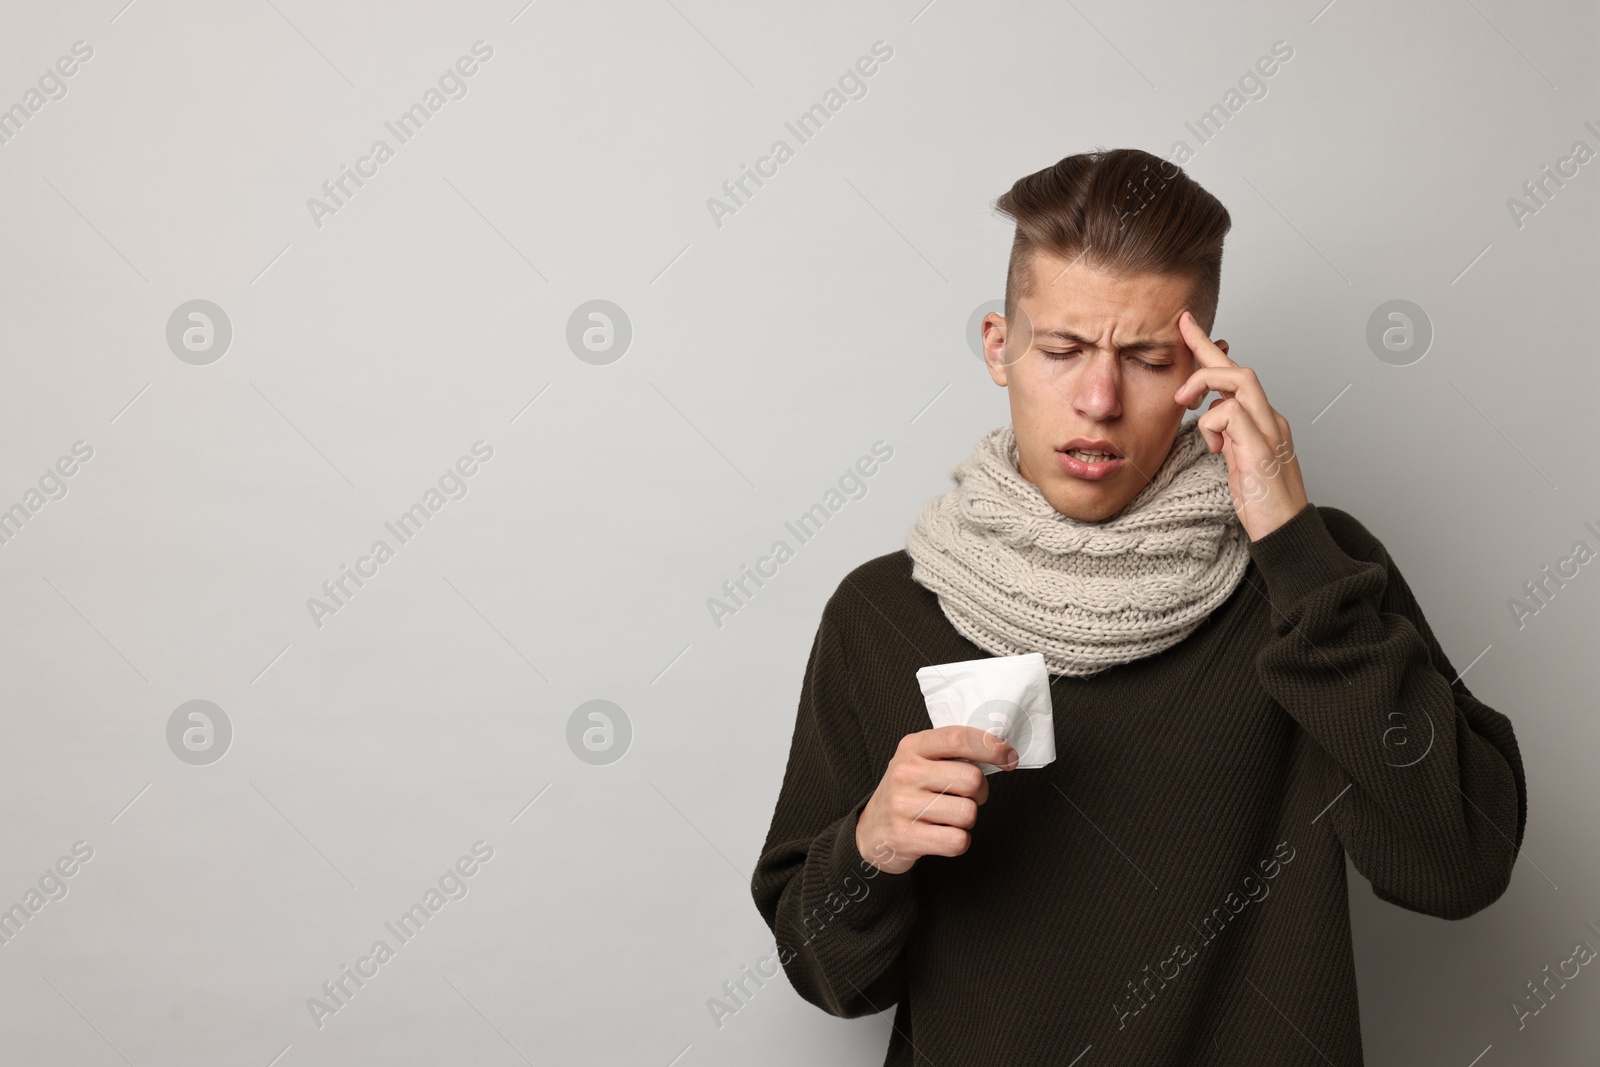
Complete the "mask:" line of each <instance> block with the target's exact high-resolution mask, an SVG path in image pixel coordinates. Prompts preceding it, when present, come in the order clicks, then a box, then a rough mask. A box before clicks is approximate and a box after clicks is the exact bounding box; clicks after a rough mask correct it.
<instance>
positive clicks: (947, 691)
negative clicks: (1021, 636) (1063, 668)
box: [917, 652, 1056, 774]
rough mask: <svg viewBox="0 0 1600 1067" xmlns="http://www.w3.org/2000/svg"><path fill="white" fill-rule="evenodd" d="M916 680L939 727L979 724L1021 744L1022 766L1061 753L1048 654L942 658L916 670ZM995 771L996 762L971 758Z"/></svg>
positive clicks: (986, 771) (1039, 764)
mask: <svg viewBox="0 0 1600 1067" xmlns="http://www.w3.org/2000/svg"><path fill="white" fill-rule="evenodd" d="M917 684H918V685H920V686H921V687H922V698H923V700H925V701H926V702H927V705H928V719H929V721H931V722H932V723H933V725H934V726H935V727H939V726H958V725H959V726H976V727H977V728H978V729H980V730H988V731H989V732H990V733H993V734H996V735H997V736H999V737H1002V738H1004V739H1005V740H1006V743H1008V744H1009V745H1011V747H1013V748H1015V749H1016V750H1017V767H1018V769H1021V768H1023V767H1043V766H1045V765H1047V764H1049V763H1051V762H1053V761H1054V760H1055V758H1056V731H1055V722H1054V720H1053V718H1052V717H1051V709H1050V676H1049V674H1048V673H1046V671H1045V668H1044V656H1043V655H1041V654H1040V653H1038V652H1029V653H1027V654H1026V655H1021V656H990V657H988V658H985V659H967V660H960V661H958V662H956V663H940V664H937V665H936V666H931V667H923V668H921V669H920V670H918V671H917ZM970 762H973V763H977V765H978V766H979V767H981V768H983V773H984V774H993V773H994V772H995V771H998V770H999V769H1000V768H999V767H998V766H996V765H995V764H993V763H984V762H982V761H980V760H972V761H970Z"/></svg>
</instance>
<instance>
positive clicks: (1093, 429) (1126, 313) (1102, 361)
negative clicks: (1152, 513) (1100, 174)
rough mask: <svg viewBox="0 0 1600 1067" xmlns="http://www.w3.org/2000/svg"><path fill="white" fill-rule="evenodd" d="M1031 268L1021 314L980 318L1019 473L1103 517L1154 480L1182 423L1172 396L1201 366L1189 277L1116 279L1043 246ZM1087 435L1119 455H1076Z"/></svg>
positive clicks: (1068, 506) (1054, 500)
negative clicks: (1190, 336) (1190, 332)
mask: <svg viewBox="0 0 1600 1067" xmlns="http://www.w3.org/2000/svg"><path fill="white" fill-rule="evenodd" d="M1032 269H1033V294H1032V295H1031V296H1026V297H1020V298H1019V299H1018V300H1017V306H1016V310H1015V312H1014V313H1013V315H1012V318H1013V319H1016V320H1018V321H1015V322H1010V323H1008V322H1007V321H1006V320H1005V319H1004V318H1002V317H1001V316H999V315H995V314H992V313H991V314H990V315H988V316H986V317H985V318H984V321H983V352H984V360H985V361H986V362H987V363H988V366H989V376H990V377H991V378H993V379H994V381H995V384H997V385H1003V386H1005V387H1006V389H1007V392H1008V394H1009V396H1010V398H1011V425H1012V428H1013V429H1014V430H1015V432H1016V435H1017V458H1018V466H1019V468H1020V472H1021V474H1022V476H1023V477H1024V478H1026V479H1027V480H1028V481H1030V482H1032V483H1033V484H1034V485H1036V486H1038V487H1039V491H1040V492H1041V493H1042V494H1043V495H1044V497H1045V499H1046V500H1048V501H1050V504H1051V505H1052V506H1053V507H1054V508H1055V509H1056V510H1057V511H1059V512H1060V513H1062V514H1063V515H1066V516H1068V517H1070V518H1074V519H1078V520H1081V521H1084V522H1099V521H1101V520H1103V519H1108V518H1111V517H1112V516H1114V515H1116V514H1117V513H1118V512H1119V511H1121V510H1122V508H1123V507H1124V506H1125V505H1126V504H1127V503H1128V502H1129V501H1130V500H1132V499H1133V498H1134V497H1135V496H1137V495H1138V493H1139V490H1141V489H1143V488H1144V487H1145V486H1146V485H1148V484H1149V482H1150V478H1151V476H1152V475H1154V474H1155V472H1156V470H1157V468H1159V467H1160V466H1161V463H1162V461H1163V460H1165V459H1166V458H1167V452H1168V450H1169V448H1170V446H1171V444H1172V438H1173V435H1174V434H1175V433H1176V432H1177V429H1178V424H1179V423H1180V422H1182V421H1183V415H1184V411H1185V410H1186V409H1185V408H1183V407H1181V406H1179V405H1178V404H1177V403H1176V402H1175V401H1174V400H1173V399H1172V395H1173V393H1175V392H1176V391H1177V389H1178V386H1180V385H1182V384H1183V383H1184V381H1186V380H1187V379H1188V377H1189V375H1190V374H1191V373H1192V372H1193V371H1194V369H1195V363H1194V355H1193V353H1191V352H1190V351H1189V347H1188V345H1187V344H1185V343H1184V341H1183V336H1182V335H1181V334H1180V333H1179V332H1178V315H1179V313H1181V312H1182V311H1183V309H1184V308H1185V307H1186V306H1187V305H1188V300H1189V297H1190V290H1191V288H1192V283H1191V281H1190V280H1189V279H1188V278H1185V277H1180V276H1175V275H1168V274H1135V275H1130V276H1126V277H1117V276H1114V275H1111V274H1106V273H1104V272H1101V271H1097V270H1093V269H1091V268H1089V267H1087V266H1085V265H1084V264H1083V262H1082V261H1081V260H1065V259H1061V258H1059V257H1056V256H1052V255H1049V254H1047V253H1043V252H1040V253H1035V255H1034V258H1033V265H1032ZM1146 343H1148V345H1149V346H1148V347H1141V346H1144V345H1146ZM1217 345H1218V347H1220V348H1222V349H1223V350H1224V351H1226V350H1227V342H1226V341H1218V342H1217ZM1080 438H1081V439H1086V440H1089V441H1094V442H1101V444H1100V446H1099V447H1100V450H1102V451H1105V450H1109V451H1112V452H1114V453H1116V458H1114V459H1111V460H1109V461H1106V462H1097V461H1093V460H1086V461H1085V460H1079V459H1075V458H1072V457H1071V456H1070V455H1069V453H1068V452H1067V446H1068V445H1070V444H1072V443H1073V442H1075V441H1078V440H1079V439H1080Z"/></svg>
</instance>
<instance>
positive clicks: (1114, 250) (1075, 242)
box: [994, 148, 1233, 333]
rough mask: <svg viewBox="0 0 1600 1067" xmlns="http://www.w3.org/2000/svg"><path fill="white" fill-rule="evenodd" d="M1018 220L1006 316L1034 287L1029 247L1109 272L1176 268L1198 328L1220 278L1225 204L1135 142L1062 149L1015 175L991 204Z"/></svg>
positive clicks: (1212, 306)
mask: <svg viewBox="0 0 1600 1067" xmlns="http://www.w3.org/2000/svg"><path fill="white" fill-rule="evenodd" d="M994 206H995V208H996V210H998V211H1000V212H1002V213H1004V214H1005V215H1007V216H1009V217H1010V218H1011V219H1012V220H1013V221H1015V222H1016V224H1017V230H1016V236H1015V237H1014V238H1013V240H1012V242H1011V261H1010V264H1009V265H1008V266H1007V268H1006V311H1005V314H1006V321H1007V322H1011V321H1012V314H1013V313H1014V312H1015V311H1016V307H1017V298H1018V297H1022V296H1031V295H1033V275H1032V271H1031V265H1032V262H1033V254H1034V252H1036V251H1043V252H1048V253H1050V254H1051V255H1054V256H1059V257H1061V258H1062V259H1068V260H1072V259H1076V258H1078V257H1080V256H1081V257H1082V259H1083V261H1084V264H1085V265H1086V266H1088V267H1090V268H1092V269H1094V270H1100V271H1105V272H1107V273H1111V274H1119V275H1122V274H1138V273H1144V272H1153V273H1156V274H1176V275H1181V276H1185V277H1188V278H1190V279H1191V280H1192V281H1193V284H1194V289H1193V292H1192V295H1191V297H1190V304H1189V310H1190V311H1192V312H1193V313H1194V317H1195V318H1196V319H1197V320H1198V321H1199V323H1200V325H1201V326H1202V327H1204V328H1205V331H1206V332H1207V333H1210V332H1211V326H1212V322H1213V320H1214V319H1215V318H1216V314H1217V291H1218V289H1219V287H1220V286H1221V283H1222V239H1223V238H1224V237H1225V236H1226V235H1227V233H1228V229H1229V228H1230V227H1231V226H1232V225H1233V221H1232V219H1230V218H1229V217H1228V209H1227V208H1225V207H1223V206H1222V203H1221V202H1220V201H1219V200H1218V199H1217V198H1216V197H1214V196H1212V195H1211V194H1210V193H1208V192H1206V191H1205V190H1204V189H1202V188H1201V187H1200V184H1199V183H1198V182H1196V181H1195V180H1194V179H1192V178H1190V177H1189V176H1188V175H1187V174H1185V173H1184V172H1183V168H1181V167H1179V166H1177V165H1176V164H1174V163H1170V162H1168V161H1167V160H1164V159H1162V158H1161V157H1160V156H1154V155H1151V154H1150V153H1149V152H1144V151H1141V150H1139V149H1137V148H1114V149H1111V150H1110V151H1106V150H1104V149H1096V150H1094V151H1090V152H1080V153H1078V154H1077V155H1072V156H1067V157H1066V158H1065V159H1063V160H1061V161H1060V162H1059V163H1057V164H1055V166H1052V167H1046V168H1045V169H1044V170H1041V171H1036V172H1034V173H1033V174H1030V175H1028V176H1027V177H1025V178H1019V179H1017V182H1016V184H1015V185H1013V186H1012V187H1011V188H1010V190H1009V191H1007V192H1006V193H1005V194H1003V195H1002V196H1001V197H1000V198H999V199H997V200H996V201H995V203H994Z"/></svg>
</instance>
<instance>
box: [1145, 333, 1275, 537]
mask: <svg viewBox="0 0 1600 1067" xmlns="http://www.w3.org/2000/svg"><path fill="white" fill-rule="evenodd" d="M1178 330H1179V332H1181V333H1182V334H1183V339H1184V341H1185V342H1186V343H1187V344H1188V346H1189V351H1190V352H1192V353H1193V354H1194V358H1195V362H1196V363H1197V364H1199V366H1197V367H1196V368H1195V371H1194V373H1193V374H1191V375H1189V380H1188V381H1186V382H1184V383H1183V384H1182V385H1181V386H1179V387H1178V391H1177V392H1176V393H1174V394H1173V397H1172V399H1173V401H1174V402H1176V403H1178V404H1180V405H1182V406H1183V407H1186V408H1188V409H1189V410H1191V411H1193V410H1194V409H1195V408H1197V407H1199V406H1200V402H1201V401H1202V400H1204V399H1205V398H1206V394H1207V393H1209V392H1210V391H1211V390H1213V389H1214V390H1216V391H1217V392H1218V393H1220V394H1221V395H1220V396H1218V397H1217V398H1216V399H1215V400H1213V401H1212V402H1211V403H1210V404H1208V405H1207V406H1206V410H1205V413H1204V414H1202V415H1201V416H1200V418H1198V419H1197V420H1195V421H1196V422H1197V423H1198V424H1199V428H1200V432H1201V434H1202V435H1204V437H1205V440H1206V445H1207V446H1208V447H1209V448H1210V449H1211V451H1213V452H1215V451H1217V450H1218V449H1219V448H1220V449H1221V450H1222V456H1223V458H1224V459H1226V460H1227V461H1228V493H1229V495H1231V496H1232V497H1233V510H1234V511H1235V512H1237V513H1238V515H1239V522H1240V523H1241V524H1242V525H1243V526H1244V530H1245V533H1246V534H1248V535H1249V537H1250V540H1252V541H1259V540H1261V539H1262V538H1263V537H1265V536H1267V535H1268V534H1269V533H1271V532H1272V531H1273V530H1276V529H1277V528H1278V527H1280V526H1282V525H1283V524H1284V523H1286V522H1288V521H1289V520H1290V519H1292V518H1294V517H1295V516H1296V515H1298V514H1299V513H1300V511H1301V509H1303V508H1304V507H1305V506H1306V503H1307V499H1306V487H1305V482H1304V480H1303V479H1302V478H1301V477H1300V461H1299V460H1298V459H1297V458H1296V457H1295V454H1294V438H1293V437H1291V436H1290V434H1289V421H1288V420H1287V419H1285V418H1284V417H1283V416H1282V415H1280V414H1278V413H1277V412H1276V411H1274V410H1273V409H1272V405H1271V404H1269V403H1267V394H1266V393H1265V392H1263V391H1262V389H1261V383H1260V382H1259V381H1257V380H1256V372H1255V371H1253V370H1251V369H1250V368H1249V367H1241V366H1240V365H1239V364H1237V363H1235V362H1234V361H1233V360H1231V359H1229V358H1228V350H1227V348H1226V347H1222V346H1219V345H1218V344H1216V343H1215V342H1213V341H1212V340H1211V338H1209V337H1207V336H1206V332H1205V331H1204V330H1202V329H1201V328H1200V324H1199V323H1198V322H1196V321H1195V318H1194V316H1193V315H1192V314H1190V313H1189V311H1188V310H1187V309H1186V310H1185V311H1184V312H1183V313H1182V314H1181V315H1179V316H1178ZM1226 344H1227V342H1226V341H1224V342H1222V345H1223V346H1225V345H1226Z"/></svg>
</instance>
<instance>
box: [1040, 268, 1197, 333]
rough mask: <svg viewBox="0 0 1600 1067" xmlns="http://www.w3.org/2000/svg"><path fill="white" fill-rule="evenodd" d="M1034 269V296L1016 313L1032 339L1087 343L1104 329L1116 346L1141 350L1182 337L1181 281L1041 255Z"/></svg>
mask: <svg viewBox="0 0 1600 1067" xmlns="http://www.w3.org/2000/svg"><path fill="white" fill-rule="evenodd" d="M1063 268H1065V269H1063ZM1033 270H1034V281H1035V284H1034V287H1033V291H1032V292H1031V293H1028V294H1027V295H1026V296H1024V297H1021V298H1020V299H1019V300H1018V302H1017V310H1018V311H1020V312H1022V313H1023V314H1024V315H1025V316H1026V317H1027V319H1028V321H1029V324H1030V326H1031V327H1032V332H1033V333H1034V335H1035V336H1037V337H1041V338H1048V339H1052V340H1062V341H1075V342H1078V343H1090V344H1092V343H1096V341H1097V339H1098V338H1099V337H1100V335H1101V334H1104V333H1106V332H1107V331H1108V330H1109V331H1110V332H1111V333H1112V334H1113V335H1114V336H1115V337H1116V339H1117V340H1118V341H1119V343H1120V344H1123V345H1138V346H1140V347H1148V346H1149V345H1151V344H1177V343H1178V342H1180V341H1181V340H1182V338H1183V334H1182V333H1181V331H1180V330H1179V329H1178V315H1179V313H1180V312H1181V311H1182V310H1183V308H1184V306H1185V305H1186V303H1187V298H1188V295H1189V280H1188V279H1186V278H1183V277H1181V276H1176V275H1168V274H1153V273H1145V274H1131V275H1129V274H1113V273H1110V272H1106V271H1101V270H1095V269H1093V268H1089V267H1087V266H1085V265H1084V264H1082V263H1080V262H1076V261H1073V260H1064V259H1061V258H1060V257H1057V256H1050V255H1047V254H1045V253H1039V254H1036V255H1035V257H1034V261H1033Z"/></svg>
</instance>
